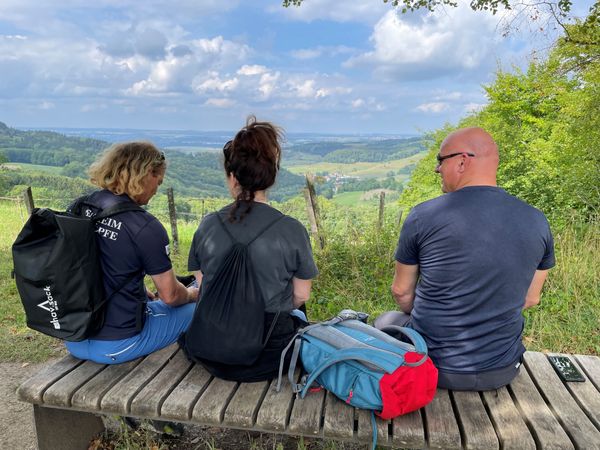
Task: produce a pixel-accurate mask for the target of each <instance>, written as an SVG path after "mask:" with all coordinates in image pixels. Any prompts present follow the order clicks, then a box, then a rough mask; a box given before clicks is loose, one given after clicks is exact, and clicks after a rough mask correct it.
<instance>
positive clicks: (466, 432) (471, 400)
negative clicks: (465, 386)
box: [451, 391, 500, 450]
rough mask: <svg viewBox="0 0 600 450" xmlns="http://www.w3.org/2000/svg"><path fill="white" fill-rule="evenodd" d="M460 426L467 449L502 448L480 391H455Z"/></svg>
mask: <svg viewBox="0 0 600 450" xmlns="http://www.w3.org/2000/svg"><path fill="white" fill-rule="evenodd" d="M451 395H452V396H453V397H454V404H455V405H456V414H457V416H458V419H459V420H458V422H459V426H460V428H461V429H462V434H463V436H464V441H465V442H464V444H465V449H466V450H484V449H486V450H487V449H490V450H491V449H494V450H498V449H499V448H500V442H499V441H498V437H497V436H496V431H495V430H494V426H493V425H492V422H491V421H490V418H489V417H488V415H487V411H486V410H485V406H484V405H483V402H482V400H481V397H480V395H479V392H460V391H457V392H453V393H452V394H451Z"/></svg>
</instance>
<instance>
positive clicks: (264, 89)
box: [258, 72, 281, 100]
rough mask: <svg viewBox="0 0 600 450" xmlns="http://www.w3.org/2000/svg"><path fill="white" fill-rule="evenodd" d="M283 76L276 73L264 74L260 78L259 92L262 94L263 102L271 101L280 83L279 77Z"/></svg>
mask: <svg viewBox="0 0 600 450" xmlns="http://www.w3.org/2000/svg"><path fill="white" fill-rule="evenodd" d="M280 76H281V74H280V73H279V72H275V73H264V74H263V75H262V76H261V77H260V82H259V87H258V90H259V91H260V93H261V94H262V97H263V100H267V99H269V97H271V94H272V93H273V91H274V90H275V87H276V85H277V82H278V81H279V77H280Z"/></svg>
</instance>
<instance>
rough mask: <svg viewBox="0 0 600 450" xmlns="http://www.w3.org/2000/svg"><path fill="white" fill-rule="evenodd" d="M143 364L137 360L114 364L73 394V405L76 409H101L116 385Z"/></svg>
mask: <svg viewBox="0 0 600 450" xmlns="http://www.w3.org/2000/svg"><path fill="white" fill-rule="evenodd" d="M140 362H141V358H140V359H135V360H133V361H129V362H126V363H122V364H113V365H109V366H106V368H105V369H104V370H103V371H102V372H100V373H99V374H97V375H96V376H95V377H93V378H92V379H91V380H89V381H88V382H87V383H85V384H84V385H83V386H81V387H80V388H79V389H78V390H77V391H75V393H74V394H73V398H72V399H71V405H72V406H73V407H75V408H80V409H86V410H90V411H94V410H99V409H100V401H101V400H102V397H104V394H106V393H107V392H108V391H109V390H110V389H111V388H112V387H113V386H114V385H115V384H117V383H118V382H119V381H120V380H121V379H122V378H123V377H124V376H125V375H127V374H128V373H129V372H130V371H131V370H132V369H133V368H134V367H135V366H137V365H138V364H139V363H140Z"/></svg>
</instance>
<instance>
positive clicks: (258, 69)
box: [237, 64, 267, 77]
mask: <svg viewBox="0 0 600 450" xmlns="http://www.w3.org/2000/svg"><path fill="white" fill-rule="evenodd" d="M266 71H267V68H266V67H265V66H260V65H257V64H255V65H243V66H242V67H240V69H239V70H238V71H237V74H238V75H244V76H247V77H251V76H253V75H261V74H263V73H265V72H266Z"/></svg>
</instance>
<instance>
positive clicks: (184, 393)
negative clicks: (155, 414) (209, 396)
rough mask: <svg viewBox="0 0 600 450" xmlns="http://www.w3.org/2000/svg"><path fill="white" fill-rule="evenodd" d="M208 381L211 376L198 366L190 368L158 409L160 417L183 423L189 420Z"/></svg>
mask: <svg viewBox="0 0 600 450" xmlns="http://www.w3.org/2000/svg"><path fill="white" fill-rule="evenodd" d="M210 380H211V374H210V373H208V371H207V370H206V369H205V368H204V367H202V366H201V365H200V364H196V365H195V366H194V367H192V370H190V371H189V372H188V374H187V375H186V376H185V378H184V379H183V380H181V382H180V383H179V384H178V385H177V386H176V387H175V389H173V391H172V392H171V393H170V394H169V396H168V397H167V398H166V399H165V401H164V402H163V404H162V406H161V408H160V415H161V417H162V418H165V419H173V420H181V421H184V422H185V421H188V420H190V419H191V417H192V408H193V406H194V405H195V404H196V400H197V399H198V397H199V396H200V395H201V394H202V393H203V392H204V390H205V389H206V387H207V386H208V382H209V381H210Z"/></svg>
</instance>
